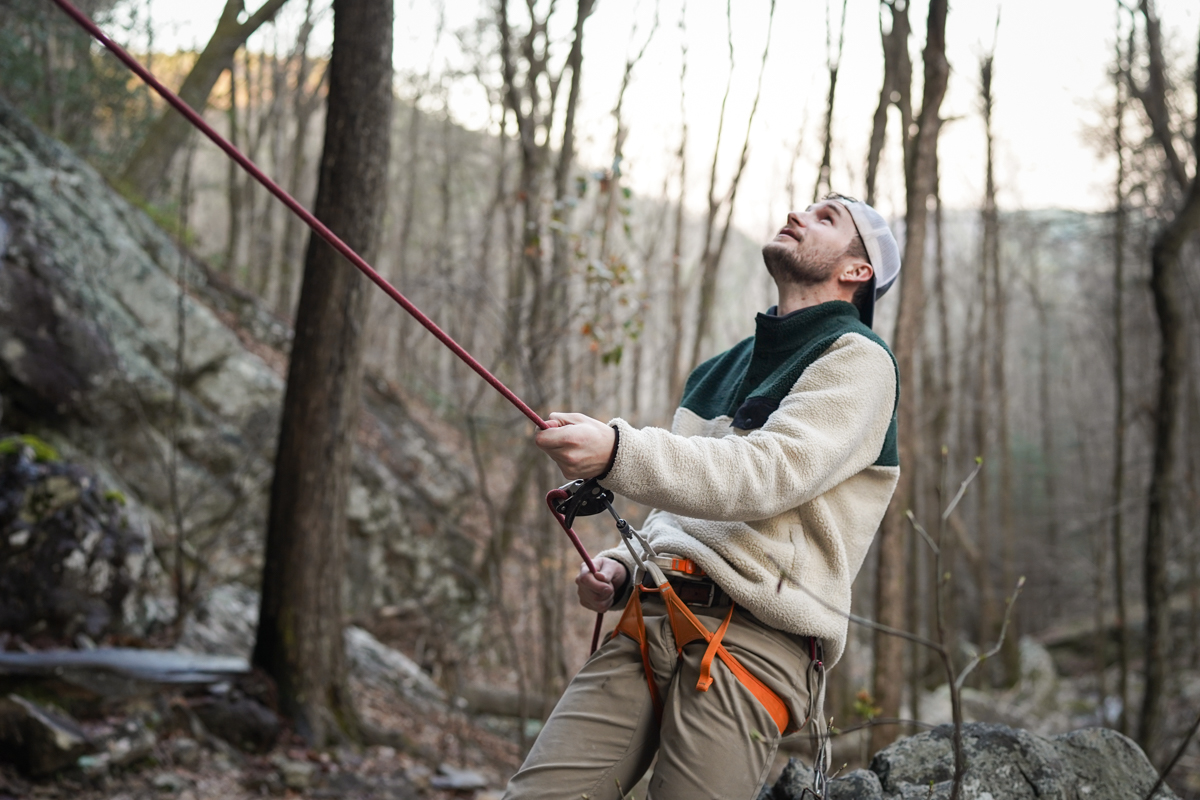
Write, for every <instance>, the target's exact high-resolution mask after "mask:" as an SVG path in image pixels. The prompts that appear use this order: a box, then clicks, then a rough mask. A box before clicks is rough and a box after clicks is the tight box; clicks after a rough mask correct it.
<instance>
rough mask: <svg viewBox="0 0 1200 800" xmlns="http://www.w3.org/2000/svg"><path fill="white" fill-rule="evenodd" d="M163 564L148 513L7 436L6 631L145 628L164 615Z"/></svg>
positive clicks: (2, 555) (1, 625) (2, 473)
mask: <svg viewBox="0 0 1200 800" xmlns="http://www.w3.org/2000/svg"><path fill="white" fill-rule="evenodd" d="M3 451H9V452H7V453H5V452H3ZM43 457H45V454H43ZM156 567H157V562H155V561H154V559H153V553H152V552H151V549H150V541H149V530H148V527H147V525H146V523H145V520H144V519H140V518H139V517H138V516H136V515H134V514H130V513H127V511H126V509H125V507H124V501H123V499H122V498H121V497H120V496H119V495H116V494H113V493H106V492H104V491H102V490H101V487H100V485H99V481H98V480H97V479H96V477H95V476H94V475H92V474H90V473H88V472H87V471H86V470H84V469H82V468H81V467H79V466H77V465H73V464H66V463H63V462H61V461H51V460H38V458H37V454H36V451H35V448H34V447H33V446H31V445H29V444H26V443H24V442H22V441H21V440H19V439H17V438H15V437H13V438H9V439H6V440H3V441H0V630H2V631H5V632H6V633H13V634H17V635H20V636H23V637H25V638H26V639H31V638H36V637H38V636H48V637H50V638H52V639H54V640H56V641H73V640H75V639H76V638H77V637H79V636H80V635H82V636H86V637H88V638H89V639H91V640H98V639H100V638H102V637H103V636H106V635H108V634H121V633H128V632H131V631H134V630H144V629H145V628H146V627H147V625H149V624H151V623H153V622H155V621H158V620H159V619H160V618H163V617H165V616H166V615H165V611H164V604H163V603H162V602H161V600H160V599H159V598H158V597H157V596H156V584H157V583H158V582H159V581H157V580H156V579H157V578H158V577H159V576H158V574H157V571H156Z"/></svg>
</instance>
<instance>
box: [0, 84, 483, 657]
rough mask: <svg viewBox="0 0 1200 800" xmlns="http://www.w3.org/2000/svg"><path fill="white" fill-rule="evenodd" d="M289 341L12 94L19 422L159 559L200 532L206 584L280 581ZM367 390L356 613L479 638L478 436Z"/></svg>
mask: <svg viewBox="0 0 1200 800" xmlns="http://www.w3.org/2000/svg"><path fill="white" fill-rule="evenodd" d="M180 333H182V339H181V338H180ZM290 339H291V331H290V328H289V326H288V324H287V323H286V321H284V320H280V319H279V318H277V317H275V316H273V315H272V314H271V313H270V312H269V311H267V310H266V309H265V308H264V307H263V306H262V305H261V304H259V303H258V302H257V301H256V300H255V299H254V298H253V297H249V296H247V295H246V294H244V293H241V292H239V291H237V290H236V289H233V288H231V287H229V286H228V285H227V284H226V283H225V282H224V281H223V280H222V278H221V277H220V276H219V275H217V274H215V273H213V272H211V271H209V270H208V269H207V267H206V266H205V265H204V264H203V263H201V262H199V261H198V260H196V259H195V258H194V257H193V256H192V255H191V254H190V253H189V252H188V251H187V250H186V249H184V248H180V247H179V246H178V245H177V244H176V242H175V241H174V240H173V239H172V238H171V237H170V236H169V235H167V234H166V233H165V232H164V231H163V230H162V229H160V228H159V227H158V226H157V225H156V224H155V223H154V222H153V221H152V220H151V218H150V216H148V215H147V214H146V213H144V212H143V211H142V210H141V209H139V208H138V207H136V206H135V205H134V204H132V203H129V202H127V201H126V200H125V199H124V198H122V197H121V196H120V195H119V194H118V193H117V192H115V191H114V190H113V189H112V187H110V186H109V185H108V184H107V183H106V182H105V180H104V179H103V178H102V177H101V176H100V175H98V174H97V173H96V172H95V170H93V169H92V168H91V167H89V166H88V165H87V164H85V163H84V162H83V161H81V160H80V159H79V158H77V157H76V156H75V155H74V154H73V153H71V152H70V151H69V150H68V149H67V148H66V147H64V146H63V145H62V144H61V143H59V142H56V141H54V140H53V139H51V138H49V137H47V136H45V135H44V134H42V133H41V132H40V131H38V130H37V129H36V128H35V127H34V126H33V125H31V124H30V123H29V122H28V120H26V119H24V118H23V117H22V116H21V115H20V114H19V113H18V112H17V111H15V110H14V109H13V108H12V107H11V106H9V105H8V104H6V103H5V102H4V101H3V100H0V431H3V430H7V431H14V432H20V433H33V434H36V435H38V436H39V437H41V438H43V439H45V440H47V441H48V442H50V444H52V445H53V446H54V447H55V448H57V449H58V451H59V452H61V453H62V455H63V457H64V458H66V459H68V460H70V461H72V462H76V463H80V464H84V465H86V466H87V468H88V469H89V470H90V471H91V472H92V473H94V474H95V475H96V476H97V477H98V478H99V479H101V480H102V481H103V482H104V484H105V485H106V486H107V487H109V488H111V489H113V490H117V491H119V492H121V493H122V494H123V495H124V496H125V497H127V498H128V499H129V500H130V504H131V507H133V506H136V507H137V508H139V509H141V510H142V511H143V512H144V518H145V523H146V528H147V529H148V532H149V537H150V539H151V540H152V541H153V543H154V545H155V547H156V549H157V550H158V551H162V552H168V553H172V554H173V553H174V552H175V538H176V535H177V533H178V531H179V530H180V529H181V530H182V534H183V537H184V539H185V540H186V541H185V544H184V547H183V551H184V553H185V556H186V558H187V560H188V569H189V575H190V574H191V572H192V571H193V570H198V571H200V573H201V576H202V580H201V581H200V583H199V588H200V589H201V592H200V594H201V596H203V590H204V589H206V588H209V587H212V586H217V585H220V584H229V583H243V584H246V585H248V586H253V585H254V584H255V583H256V582H257V580H258V576H259V575H260V574H261V559H262V544H263V540H264V531H265V529H266V513H267V506H268V499H269V498H268V493H269V488H270V475H271V469H272V464H273V459H274V448H275V441H276V437H277V433H278V428H279V413H280V406H281V401H282V397H283V390H284V372H285V369H286V365H287V351H288V348H289V347H290ZM363 402H364V413H363V414H362V415H361V429H360V431H359V433H358V435H357V436H356V444H355V452H354V462H353V473H352V477H351V487H350V502H349V511H348V517H349V542H348V548H347V558H346V562H347V578H348V580H347V581H346V584H345V586H346V592H345V598H346V610H347V613H348V614H349V615H351V616H352V617H355V618H364V619H365V618H369V617H370V615H371V612H372V611H373V610H375V609H377V608H379V607H381V606H384V605H391V606H396V607H405V608H407V607H409V606H412V607H413V608H414V610H415V611H419V612H420V615H414V616H421V617H424V618H439V619H442V620H443V621H444V622H446V623H447V624H446V625H444V626H443V627H445V628H446V629H450V630H454V631H456V632H460V634H459V636H460V638H463V639H464V640H465V641H464V643H466V644H468V645H469V643H470V642H469V641H466V640H470V639H471V638H475V637H478V636H480V635H482V627H481V626H480V624H479V623H478V619H479V617H480V615H481V613H482V611H481V609H482V608H483V604H481V603H480V602H479V597H478V587H477V586H476V585H475V581H474V580H473V577H472V575H473V573H472V571H471V569H470V565H472V564H473V563H474V562H475V560H476V559H477V556H478V542H479V540H480V539H481V538H482V536H481V535H479V534H478V533H477V531H478V530H479V526H478V524H476V523H477V521H478V520H481V519H482V518H483V517H482V514H481V513H480V508H481V506H480V505H479V503H478V502H477V501H475V500H473V499H472V498H475V496H476V493H475V491H474V479H473V477H472V476H473V468H472V467H471V465H470V463H469V461H468V460H466V459H465V457H464V456H462V455H461V454H462V453H465V452H466V448H463V447H459V446H457V445H456V444H454V443H453V442H451V443H447V442H446V441H445V440H446V438H447V436H446V432H445V431H440V432H439V431H436V430H435V427H436V421H431V415H430V414H429V413H428V412H427V411H426V410H424V409H423V408H422V407H421V406H420V404H419V403H417V402H415V401H409V400H404V399H402V398H401V397H400V396H399V395H398V393H397V392H396V391H394V390H393V389H392V388H390V387H388V386H387V385H385V384H383V383H382V382H379V381H376V380H373V379H370V378H368V379H367V380H366V382H365V386H364V392H363ZM410 405H411V406H412V408H411V409H410ZM464 498H467V500H466V502H464ZM472 514H474V515H475V517H474V519H475V520H476V522H473V521H472V519H473V518H472V516H471V515H472ZM464 565H466V566H467V569H464ZM166 566H171V565H166ZM191 599H193V600H199V599H200V597H197V598H191ZM226 599H228V598H216V602H223V601H224V600H226ZM235 599H236V598H235ZM193 633H194V634H195V637H194V638H193V639H192V640H191V642H192V646H196V647H197V649H203V647H201V646H197V645H202V640H203V638H204V636H205V632H203V631H194V632H193Z"/></svg>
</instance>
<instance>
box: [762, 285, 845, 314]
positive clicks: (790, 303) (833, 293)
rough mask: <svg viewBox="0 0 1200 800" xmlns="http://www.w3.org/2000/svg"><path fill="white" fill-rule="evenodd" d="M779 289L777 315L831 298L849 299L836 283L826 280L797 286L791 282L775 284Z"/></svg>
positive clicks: (827, 300)
mask: <svg viewBox="0 0 1200 800" xmlns="http://www.w3.org/2000/svg"><path fill="white" fill-rule="evenodd" d="M776 288H777V289H778V290H779V305H778V307H777V309H776V311H775V313H776V314H778V315H779V316H781V317H782V316H784V315H786V314H790V313H792V312H793V311H799V310H800V309H802V308H809V307H811V306H819V305H820V304H821V303H828V302H830V301H831V300H845V301H847V302H849V301H850V298H849V297H846V296H845V292H843V291H840V290H839V287H838V285H837V284H836V283H834V282H832V281H826V282H825V283H818V284H816V285H810V286H799V285H797V284H793V283H782V284H776Z"/></svg>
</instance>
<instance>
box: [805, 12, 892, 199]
mask: <svg viewBox="0 0 1200 800" xmlns="http://www.w3.org/2000/svg"><path fill="white" fill-rule="evenodd" d="M846 3H847V0H842V22H841V25H839V26H838V42H837V54H836V55H834V50H833V30H832V22H833V20H831V19H830V18H829V6H828V5H826V6H825V66H826V67H827V68H828V70H829V95H828V96H827V97H826V99H825V136H824V138H823V140H822V147H821V167H820V169H818V170H817V185H816V186H814V187H813V202H814V203H815V202H817V200H819V199H820V198H821V194H822V193H821V187H822V186H824V187H825V192H826V193H828V192H829V173H830V170H831V169H832V164H831V162H830V156H831V153H830V149H831V147H832V145H833V98H834V93H835V92H836V91H837V79H838V68H839V67H840V66H841V63H842V44H843V43H844V42H845V40H846ZM885 82H886V78H885ZM873 136H874V133H872V137H873Z"/></svg>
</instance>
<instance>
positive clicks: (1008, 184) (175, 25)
mask: <svg viewBox="0 0 1200 800" xmlns="http://www.w3.org/2000/svg"><path fill="white" fill-rule="evenodd" d="M911 2H912V6H911V9H910V11H909V17H910V22H911V25H912V27H913V31H914V36H913V40H912V41H911V43H910V51H911V53H912V55H913V59H914V61H915V62H916V64H915V69H914V72H915V75H914V89H913V93H914V104H918V105H919V102H920V85H921V76H920V67H919V61H920V50H921V47H922V46H923V43H924V27H925V15H926V11H927V2H928V0H911ZM769 3H770V0H737V2H736V3H734V4H733V12H732V38H733V47H734V67H733V77H732V88H731V92H730V99H729V103H728V107H727V110H726V123H725V133H724V137H723V144H722V149H721V152H720V159H719V162H718V178H719V180H718V187H717V191H718V193H723V192H724V191H725V190H726V188H727V186H728V181H729V177H730V176H731V174H732V172H733V170H734V168H735V167H736V164H737V159H738V156H739V153H740V150H741V146H742V140H743V137H744V136H745V132H746V124H747V118H748V115H749V112H750V106H751V103H752V101H753V97H754V90H755V83H756V81H757V79H758V74H759V64H760V60H761V57H762V52H763V46H764V43H765V41H766V33H767V19H768V9H769ZM222 5H223V0H190V2H188V3H180V2H178V0H151V2H150V10H151V20H152V24H153V27H154V30H155V43H154V44H155V49H157V50H170V49H172V48H174V47H187V48H190V47H197V46H202V45H203V43H204V41H205V40H207V38H208V36H209V35H210V34H211V32H212V29H213V27H214V25H215V22H216V19H217V17H218V15H219V13H220V10H221V7H222ZM247 5H248V6H250V7H255V6H256V5H257V3H256V0H248V2H247ZM510 5H511V6H512V7H513V8H514V9H519V8H521V7H523V6H524V3H512V4H510ZM539 5H544V3H541V4H539ZM557 5H558V12H557V20H556V21H555V20H552V23H551V36H552V37H553V38H554V39H555V40H556V41H558V42H559V43H560V46H559V48H558V51H557V54H558V57H557V59H556V61H555V62H554V63H555V65H556V67H555V68H556V69H557V65H559V64H561V62H562V59H563V58H565V55H566V51H567V49H568V47H569V44H570V37H571V30H572V28H573V25H574V4H573V3H570V2H565V0H559V2H558V4H557ZM685 5H686V12H685V9H684V6H685ZM317 7H318V8H321V7H325V12H324V19H323V25H322V27H321V28H320V29H319V30H318V33H317V35H316V36H315V37H314V44H313V49H314V51H315V52H321V51H323V50H324V51H325V52H327V49H328V46H329V38H330V36H331V33H330V31H331V26H330V24H329V23H330V14H329V12H328V9H327V0H318V2H317ZM493 7H494V6H493V3H492V2H490V1H489V0H446V2H444V3H440V2H436V0H396V36H395V41H396V48H395V65H396V69H397V86H398V91H399V92H400V93H401V95H402V96H403V95H407V96H412V94H413V92H414V90H413V79H414V77H415V78H421V77H423V76H425V75H426V74H429V73H430V71H432V73H433V74H434V76H435V79H436V77H437V76H438V75H440V74H443V73H444V72H446V71H448V70H455V69H462V68H463V67H465V66H466V65H468V64H469V63H471V61H472V60H473V58H474V54H473V53H472V52H471V49H472V47H471V45H470V44H469V42H472V41H475V38H474V37H473V35H472V34H471V33H470V31H472V30H473V29H474V28H475V26H476V21H477V20H479V19H480V18H481V17H482V16H484V15H486V14H489V13H492V12H491V11H490V9H492V8H493ZM1158 8H1159V14H1160V16H1161V17H1162V19H1163V22H1164V28H1165V32H1166V35H1167V47H1168V53H1169V54H1174V55H1175V56H1176V59H1175V60H1176V62H1177V63H1179V64H1181V65H1186V67H1185V68H1184V69H1182V70H1181V73H1182V74H1183V75H1184V77H1185V78H1186V77H1190V76H1188V74H1187V73H1188V71H1190V69H1191V68H1193V66H1194V64H1195V58H1196V37H1197V29H1198V28H1200V3H1196V2H1194V0H1159V2H1158ZM302 11H303V6H302V4H301V2H300V0H292V2H291V3H289V4H288V6H286V7H285V10H284V11H283V12H282V13H281V16H280V19H279V25H278V26H277V28H276V29H273V30H269V31H265V32H263V33H261V34H260V35H257V36H256V37H255V38H254V39H253V40H252V41H251V43H250V44H251V47H265V46H267V43H268V37H271V36H278V37H280V39H281V40H282V41H285V42H286V40H287V37H288V36H289V35H290V33H289V32H290V31H293V30H294V29H295V27H296V22H297V18H298V17H297V15H298V14H300V13H302ZM725 11H726V9H725V4H724V3H721V2H718V0H690V2H688V0H597V6H596V11H595V12H594V13H593V15H592V16H591V18H589V20H588V21H587V23H586V27H585V32H584V59H583V70H582V74H583V85H582V91H581V101H580V109H579V120H578V127H577V130H578V131H579V136H580V142H579V154H580V159H581V161H582V162H583V163H585V164H587V165H589V166H593V167H596V168H603V167H605V166H607V165H609V164H611V161H612V148H613V135H614V132H615V124H614V122H613V118H612V109H613V106H614V104H615V101H616V97H617V92H618V88H619V86H620V80H621V75H622V73H623V71H624V65H625V61H626V59H627V58H628V57H630V56H631V55H632V54H635V53H636V52H637V51H638V50H639V49H641V48H642V47H643V46H644V45H645V47H646V50H645V55H644V57H643V58H642V60H641V61H640V62H639V63H638V64H637V66H636V67H635V69H634V72H633V77H632V83H631V85H630V87H629V89H628V91H627V94H626V98H625V103H624V114H623V116H624V119H625V123H626V127H627V129H628V138H627V140H626V143H625V155H626V159H625V161H624V163H623V164H622V171H623V174H624V179H625V181H626V183H627V185H629V186H631V187H632V188H633V189H634V191H636V192H639V193H642V194H646V195H650V196H658V195H660V194H661V192H662V187H663V182H664V178H665V177H667V176H668V175H671V174H673V171H674V169H675V156H674V153H675V151H676V149H677V148H678V143H679V135H680V122H681V118H682V116H683V114H686V119H687V122H688V130H689V148H688V158H689V163H688V176H689V180H688V187H687V188H688V200H689V204H690V205H691V206H692V207H693V208H695V209H697V210H698V209H701V208H703V204H704V198H705V196H706V192H707V188H708V173H709V167H710V164H711V159H712V152H713V146H714V143H715V141H716V132H717V123H718V120H719V115H720V103H721V97H722V94H723V91H724V88H725V84H726V80H727V78H728V76H729V74H730V73H729V69H730V68H729V50H728V45H727V39H726V37H727V19H726V13H725ZM513 13H514V14H515V13H516V11H515V10H514V12H513ZM656 13H657V16H658V26H657V28H653V20H654V18H655V15H656ZM840 13H841V4H840V3H837V2H836V1H834V2H830V0H826V2H820V0H777V2H776V8H775V16H774V22H773V27H772V31H771V41H770V50H769V57H768V60H767V64H766V68H765V71H764V73H763V86H762V97H761V100H760V104H759V107H758V111H757V114H756V116H755V118H754V121H753V126H752V128H751V138H750V152H749V158H750V160H749V163H748V165H747V167H746V172H745V175H744V177H743V179H742V184H741V187H740V188H739V196H738V209H737V213H736V216H735V222H736V224H737V225H738V226H739V227H741V228H742V229H743V230H744V231H746V232H747V233H749V234H751V235H752V236H759V235H764V234H766V233H767V232H769V231H773V230H774V229H776V228H778V226H779V224H780V223H781V222H782V219H783V215H784V213H785V212H786V207H787V206H788V195H787V192H786V186H787V183H788V172H789V167H790V165H791V164H792V160H793V153H794V152H796V151H797V147H798V148H799V158H798V159H797V160H796V164H797V166H796V171H795V179H794V185H795V189H794V198H795V204H796V205H806V204H807V203H808V202H809V201H811V199H812V194H813V188H814V182H815V178H816V169H817V165H818V164H819V162H820V156H821V136H820V129H821V125H822V122H823V114H824V104H825V99H826V93H827V91H828V72H827V66H826V63H827V62H826V59H827V50H826V35H827V28H826V26H827V19H828V18H829V16H830V15H832V18H833V19H832V24H833V33H834V39H835V42H836V37H837V26H838V21H839V17H840ZM998 13H999V16H1000V22H999V26H998V27H997V24H996V20H997V14H998ZM1116 17H1117V15H1116V4H1115V2H1103V1H1102V0H1003V2H998V0H958V2H952V3H951V9H950V14H949V17H948V21H947V32H946V41H947V57H948V60H949V62H950V68H951V76H950V83H949V88H948V91H947V95H946V98H945V101H944V102H943V104H942V117H943V118H944V119H947V120H949V121H948V122H947V124H946V125H945V126H944V128H943V133H942V139H941V145H940V153H941V159H942V193H943V200H944V202H945V203H946V204H947V205H949V206H951V207H962V208H971V207H977V206H978V205H979V203H980V201H981V198H982V195H983V176H984V133H983V126H982V122H981V119H980V114H979V108H980V106H979V100H978V94H979V63H980V58H981V57H982V56H983V55H984V54H985V53H986V52H987V51H989V50H990V49H991V48H992V47H993V43H994V47H995V68H994V69H995V78H994V83H993V94H994V96H995V111H994V125H993V130H994V135H995V142H996V171H997V190H998V202H999V204H1000V206H1001V208H1002V209H1003V208H1008V209H1018V208H1022V209H1029V208H1067V209H1078V210H1084V211H1097V210H1102V209H1105V208H1107V207H1108V206H1109V204H1110V199H1109V198H1110V196H1111V192H1112V190H1111V183H1112V178H1113V172H1114V165H1113V160H1112V159H1111V158H1110V157H1107V156H1105V155H1104V154H1103V153H1102V152H1101V149H1100V148H1099V147H1098V146H1097V144H1096V140H1097V138H1098V134H1097V131H1098V130H1099V129H1100V128H1101V126H1102V125H1103V123H1104V116H1105V114H1106V110H1107V109H1109V108H1111V104H1112V98H1113V95H1112V88H1111V79H1110V77H1109V69H1110V66H1111V63H1112V59H1113V47H1114V41H1115V35H1116V34H1115V30H1116ZM681 19H682V21H683V23H684V25H685V26H686V42H687V45H688V63H687V82H686V84H685V85H684V94H685V98H686V102H685V104H684V108H683V110H682V111H681V108H680V105H681V104H680V79H679V76H680V64H681V53H680V45H681V42H682V41H683V40H684V34H682V33H681V29H680V22H681ZM517 22H518V21H517V20H514V23H517ZM439 27H440V28H441V34H440V36H439V35H437V31H438V29H439ZM652 29H653V35H652V36H651V32H652ZM647 42H648V45H646V43H647ZM135 46H136V43H135ZM882 74H883V57H882V51H881V47H880V31H879V4H878V2H877V0H846V22H845V40H844V48H843V53H842V57H841V62H840V69H839V75H838V85H837V93H836V104H835V109H834V124H833V131H834V137H833V139H834V144H833V151H832V156H833V184H834V189H836V190H838V191H841V192H843V193H845V194H850V195H858V196H861V195H862V193H863V180H864V178H863V175H864V172H865V160H866V151H867V142H868V139H869V136H870V127H871V119H872V115H873V114H874V110H875V106H876V104H877V102H878V95H879V86H880V83H881V81H882ZM564 95H565V92H564ZM441 102H443V101H442V100H440V99H439V100H436V101H433V100H428V99H427V100H426V103H427V104H429V103H433V104H434V105H433V106H432V107H437V105H436V104H438V103H441ZM444 102H445V103H446V104H448V106H449V109H450V113H451V114H452V115H453V116H454V118H455V119H456V120H457V121H458V122H460V123H461V124H463V125H465V126H467V127H471V128H487V127H489V125H491V126H494V119H493V113H494V112H493V109H492V108H491V107H490V105H489V102H488V99H487V93H486V91H485V90H484V88H483V87H482V86H481V85H480V84H479V83H478V82H476V81H474V80H473V79H471V78H460V79H458V80H455V81H454V82H453V89H452V90H450V91H449V93H448V96H447V98H446V100H445V101H444ZM889 134H890V135H891V136H892V137H893V138H892V139H891V142H890V143H889V148H888V150H887V152H886V154H885V157H884V164H883V167H882V173H881V175H880V178H879V182H878V192H877V193H878V201H877V205H878V206H879V208H880V210H881V211H882V212H883V213H884V214H886V215H892V214H897V215H898V214H902V213H903V180H902V175H901V174H900V164H899V159H898V150H899V144H898V139H897V138H895V136H896V135H898V134H897V131H896V124H895V117H893V118H892V120H891V126H890V131H889ZM671 191H672V192H673V193H674V192H675V191H677V190H676V189H675V188H674V184H672V189H671Z"/></svg>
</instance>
